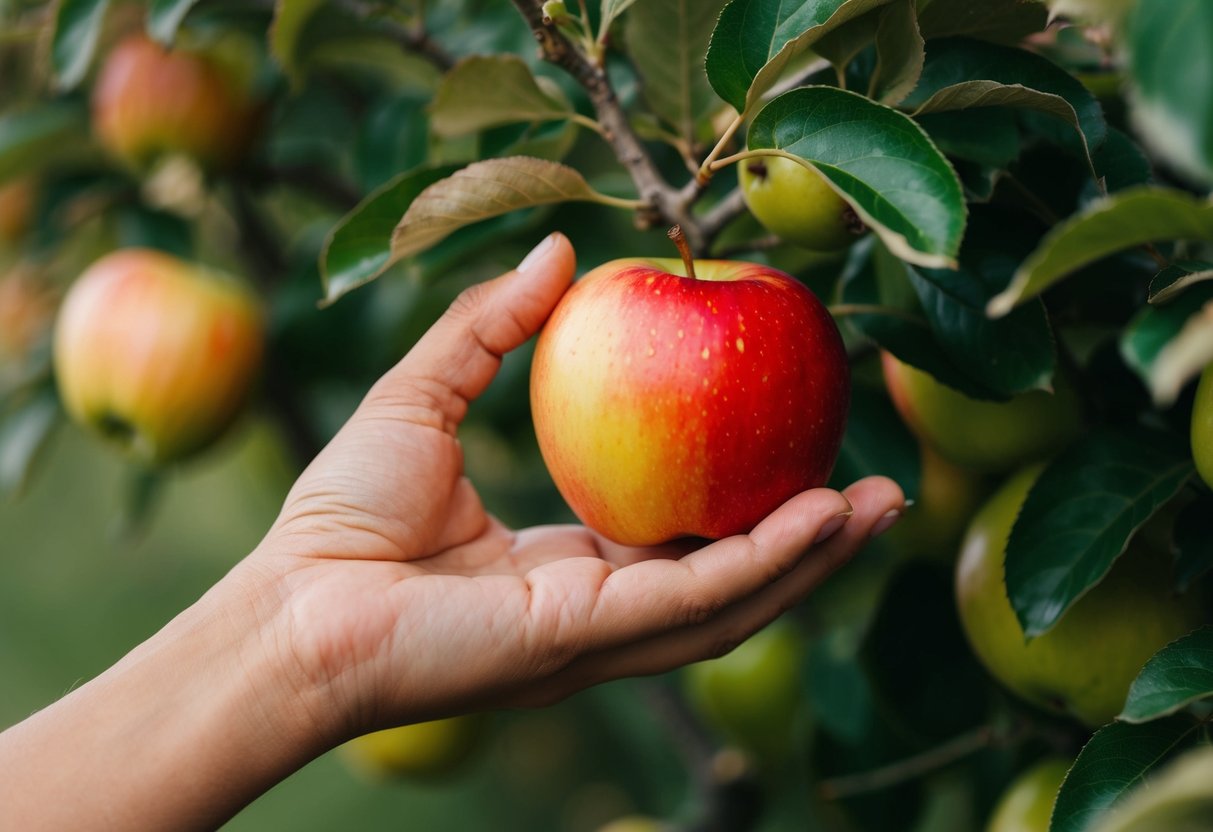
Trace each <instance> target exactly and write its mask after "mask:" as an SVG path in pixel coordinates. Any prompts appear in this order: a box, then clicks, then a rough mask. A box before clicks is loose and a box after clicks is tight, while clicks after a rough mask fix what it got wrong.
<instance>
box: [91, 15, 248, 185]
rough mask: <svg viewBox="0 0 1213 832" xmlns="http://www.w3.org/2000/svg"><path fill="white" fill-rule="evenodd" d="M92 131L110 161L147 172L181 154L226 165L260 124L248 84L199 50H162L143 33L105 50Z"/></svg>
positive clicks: (216, 166) (211, 166) (95, 92)
mask: <svg viewBox="0 0 1213 832" xmlns="http://www.w3.org/2000/svg"><path fill="white" fill-rule="evenodd" d="M92 106H93V132H94V133H95V134H96V136H97V138H98V140H99V141H100V142H101V144H102V145H104V146H105V147H106V149H108V150H109V151H110V152H111V153H112V154H113V155H114V156H116V157H117V158H118V159H120V160H121V161H123V162H124V163H126V164H128V165H130V166H132V167H134V168H137V169H140V170H145V169H147V168H150V167H152V166H153V165H154V164H155V163H156V162H157V161H159V160H160V159H161V157H166V156H186V157H188V158H190V159H192V160H193V161H195V162H196V163H198V164H199V165H201V166H202V167H203V168H205V169H208V170H217V169H223V168H227V167H230V166H231V165H233V164H234V163H235V162H236V161H238V160H239V159H240V157H241V156H242V155H243V154H244V152H245V151H246V150H247V148H248V145H249V143H250V140H251V138H252V136H253V133H254V131H255V127H256V122H257V120H258V107H257V104H256V101H255V100H254V98H253V96H252V93H251V90H250V89H249V82H248V80H247V79H242V78H239V77H237V76H236V73H235V72H233V71H232V70H231V67H230V66H229V65H228V64H226V63H224V62H222V61H220V60H217V59H216V58H215V57H213V56H211V55H209V54H206V53H203V52H201V51H194V50H189V49H186V48H184V47H177V48H173V49H166V48H165V47H163V46H161V45H160V44H158V43H156V42H155V41H153V40H151V39H150V38H148V37H147V36H145V35H143V34H134V35H129V36H127V37H126V38H125V39H123V40H122V41H121V42H119V43H118V45H117V46H116V47H114V49H113V51H111V52H110V54H109V55H108V57H107V58H106V60H105V63H104V64H103V66H102V68H101V72H100V74H99V75H98V78H97V83H96V86H95V87H94V89H93V100H92Z"/></svg>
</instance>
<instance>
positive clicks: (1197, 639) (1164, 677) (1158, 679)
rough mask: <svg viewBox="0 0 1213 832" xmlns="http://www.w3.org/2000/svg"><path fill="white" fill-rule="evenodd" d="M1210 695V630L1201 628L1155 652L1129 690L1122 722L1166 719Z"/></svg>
mask: <svg viewBox="0 0 1213 832" xmlns="http://www.w3.org/2000/svg"><path fill="white" fill-rule="evenodd" d="M1210 696H1213V627H1202V628H1201V629H1199V630H1196V631H1195V632H1193V633H1189V634H1188V635H1186V636H1184V637H1183V638H1180V639H1176V640H1175V641H1173V642H1171V643H1170V644H1168V645H1167V646H1166V647H1164V648H1162V649H1161V650H1159V651H1158V652H1157V653H1155V654H1154V655H1153V656H1152V657H1151V658H1150V660H1149V661H1148V662H1146V666H1145V667H1143V668H1142V669H1141V673H1138V674H1137V678H1136V679H1134V680H1133V684H1132V685H1131V686H1130V687H1129V698H1128V700H1127V701H1126V702H1125V709H1124V711H1123V712H1122V713H1121V714H1120V716H1118V717H1117V719H1119V720H1121V721H1122V722H1149V721H1150V720H1153V719H1159V718H1161V717H1164V716H1170V715H1171V714H1173V713H1175V712H1176V711H1179V710H1181V709H1182V708H1185V707H1186V706H1188V705H1190V704H1191V703H1193V702H1197V701H1199V700H1201V699H1206V698H1208V697H1210Z"/></svg>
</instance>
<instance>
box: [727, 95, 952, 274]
mask: <svg viewBox="0 0 1213 832" xmlns="http://www.w3.org/2000/svg"><path fill="white" fill-rule="evenodd" d="M747 145H748V147H749V149H750V150H766V149H770V150H776V151H781V153H780V154H778V155H783V156H787V157H789V158H792V159H795V160H796V161H798V162H800V163H801V164H803V165H804V166H805V167H808V168H811V169H814V170H816V171H817V172H818V173H820V174H821V175H822V176H823V177H825V179H826V180H827V181H828V182H829V184H830V186H831V187H832V188H833V189H834V190H835V191H837V192H838V193H839V195H841V196H842V198H843V199H845V200H846V201H847V203H848V204H849V205H850V206H851V207H852V208H853V209H854V210H855V213H856V214H858V215H859V217H860V218H861V219H862V220H863V221H864V222H865V223H866V224H867V225H868V226H869V227H870V228H872V229H873V230H874V231H875V232H876V234H877V235H878V236H879V237H880V239H881V241H882V242H884V244H885V245H886V246H888V247H889V250H890V251H892V252H893V253H894V254H896V255H897V256H898V257H900V258H902V259H903V260H906V261H908V262H911V263H915V264H917V265H920V266H933V267H949V266H953V265H955V257H956V253H957V250H958V249H959V247H960V239H961V236H962V235H963V233H964V225H965V203H964V193H963V191H962V190H961V186H960V180H958V179H957V178H956V172H955V171H953V170H952V167H951V165H949V164H948V161H947V159H945V158H944V156H943V154H941V153H940V152H939V150H938V149H937V148H936V147H935V145H934V144H932V143H931V140H930V138H928V136H927V134H926V133H925V132H923V130H922V128H921V127H919V126H918V125H917V124H915V123H914V122H913V121H912V120H911V119H909V118H908V117H906V116H905V115H903V114H901V113H899V112H897V111H896V110H893V109H891V108H889V107H885V106H884V105H882V104H877V103H876V102H874V101H872V100H870V99H868V98H865V97H863V96H861V95H857V94H855V93H853V92H847V91H846V90H840V89H835V88H834V87H803V88H801V89H795V90H791V91H789V92H786V93H784V94H783V95H781V96H779V97H778V98H775V99H773V100H772V101H771V102H770V103H769V104H767V105H766V106H765V107H763V108H762V110H761V111H760V112H759V113H758V115H757V116H756V117H755V118H754V121H753V123H752V124H751V125H750V132H749V137H748V142H747Z"/></svg>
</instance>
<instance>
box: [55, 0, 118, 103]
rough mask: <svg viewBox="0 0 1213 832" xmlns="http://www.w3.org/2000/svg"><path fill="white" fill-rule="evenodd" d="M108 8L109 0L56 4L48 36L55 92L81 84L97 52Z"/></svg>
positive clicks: (86, 0) (65, 0) (75, 0)
mask: <svg viewBox="0 0 1213 832" xmlns="http://www.w3.org/2000/svg"><path fill="white" fill-rule="evenodd" d="M108 8H109V0H61V2H60V3H59V6H58V8H57V9H56V11H55V21H54V29H53V30H52V33H51V69H52V70H53V71H54V74H55V85H56V86H57V87H58V88H59V89H61V90H70V89H73V88H74V87H75V86H76V85H77V84H79V83H80V82H81V81H83V80H84V75H85V73H87V72H88V68H89V64H91V63H92V62H93V55H94V53H95V52H96V51H97V41H98V40H99V39H100V37H101V26H102V24H104V23H105V12H106V10H107V9H108Z"/></svg>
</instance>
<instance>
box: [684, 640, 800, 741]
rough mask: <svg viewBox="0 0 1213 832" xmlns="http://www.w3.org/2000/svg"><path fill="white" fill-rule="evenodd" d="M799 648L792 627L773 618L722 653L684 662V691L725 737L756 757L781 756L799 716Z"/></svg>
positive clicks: (792, 739)
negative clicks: (763, 627)
mask: <svg viewBox="0 0 1213 832" xmlns="http://www.w3.org/2000/svg"><path fill="white" fill-rule="evenodd" d="M804 650H805V646H804V642H803V639H802V638H801V637H800V634H799V633H798V632H797V630H796V628H795V627H794V626H793V625H792V624H791V623H790V622H787V621H776V622H775V623H774V624H771V625H769V626H768V627H766V629H764V630H761V631H759V632H758V633H755V634H754V635H753V636H751V637H750V638H749V639H748V640H746V641H745V642H744V643H743V644H741V645H740V646H738V647H737V649H735V650H733V652H731V653H729V654H728V655H726V656H722V657H721V658H719V659H711V660H709V661H703V662H697V663H695V664H692V665H689V666H688V667H686V668H685V670H684V671H683V681H684V687H685V689H686V692H687V697H688V699H689V700H690V702H691V704H692V705H693V706H694V707H695V709H696V710H697V711H698V712H699V713H700V714H702V715H703V717H704V718H705V719H706V721H707V722H708V723H710V724H711V725H712V726H713V727H715V728H716V729H717V730H718V731H720V733H721V734H723V735H724V736H725V737H726V738H728V740H729V741H730V742H732V743H734V744H735V745H737V746H739V747H740V748H743V749H745V750H746V751H750V752H752V753H754V754H756V755H757V756H758V757H759V758H761V759H765V760H770V761H779V760H782V759H784V758H786V757H787V756H788V754H789V753H790V752H791V751H792V745H793V743H794V742H795V741H796V737H797V735H796V730H795V728H796V725H797V724H798V722H799V721H800V720H802V719H804V717H805V711H804V693H803V691H802V688H801V684H800V669H801V663H802V661H803V659H804Z"/></svg>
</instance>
